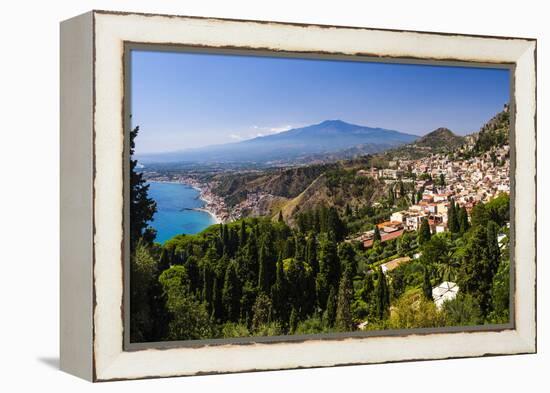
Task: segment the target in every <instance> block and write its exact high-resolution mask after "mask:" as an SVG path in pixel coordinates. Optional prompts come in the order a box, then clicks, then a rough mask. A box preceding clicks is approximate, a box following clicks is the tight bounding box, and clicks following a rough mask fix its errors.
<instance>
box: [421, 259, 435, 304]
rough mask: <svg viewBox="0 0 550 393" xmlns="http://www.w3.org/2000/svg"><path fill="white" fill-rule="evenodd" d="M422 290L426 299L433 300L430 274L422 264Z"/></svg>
mask: <svg viewBox="0 0 550 393" xmlns="http://www.w3.org/2000/svg"><path fill="white" fill-rule="evenodd" d="M422 292H424V296H425V297H426V299H428V300H433V297H432V283H431V282H430V274H429V272H428V268H427V267H426V266H424V282H423V283H422Z"/></svg>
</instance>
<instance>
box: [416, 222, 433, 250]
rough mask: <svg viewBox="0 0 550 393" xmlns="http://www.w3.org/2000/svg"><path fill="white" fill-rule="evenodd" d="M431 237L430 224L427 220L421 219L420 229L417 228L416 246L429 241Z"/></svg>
mask: <svg viewBox="0 0 550 393" xmlns="http://www.w3.org/2000/svg"><path fill="white" fill-rule="evenodd" d="M431 237H432V232H431V230H430V224H429V222H428V219H427V218H423V219H422V223H421V224H420V228H418V244H420V245H422V244H424V243H426V242H428V241H430V239H431Z"/></svg>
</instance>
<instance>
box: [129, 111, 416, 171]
mask: <svg viewBox="0 0 550 393" xmlns="http://www.w3.org/2000/svg"><path fill="white" fill-rule="evenodd" d="M417 138H418V136H416V135H411V134H406V133H403V132H399V131H395V130H387V129H384V128H372V127H366V126H360V125H356V124H350V123H346V122H344V121H341V120H326V121H323V122H322V123H319V124H315V125H311V126H308V127H302V128H294V129H291V130H288V131H284V132H280V133H278V134H272V135H267V136H261V137H257V138H253V139H248V140H245V141H241V142H236V143H227V144H221V145H212V146H206V147H201V148H195V149H187V150H181V151H175V152H167V153H157V154H146V155H139V156H137V158H138V160H139V161H140V162H143V163H147V162H149V163H151V162H158V163H160V162H198V163H206V162H217V163H223V162H237V163H239V162H240V163H244V162H251V163H270V162H283V163H287V162H293V161H297V160H301V159H304V158H308V157H311V156H314V157H316V158H317V159H322V158H323V156H327V157H329V156H334V155H337V156H338V157H339V158H346V155H353V154H357V152H358V151H360V152H361V153H362V154H368V153H376V152H380V151H383V150H386V149H390V148H393V147H397V146H400V145H404V144H407V143H410V142H412V141H414V140H416V139H417ZM348 152H349V153H348ZM338 153H340V154H338Z"/></svg>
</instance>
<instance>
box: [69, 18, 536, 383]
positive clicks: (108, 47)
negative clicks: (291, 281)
mask: <svg viewBox="0 0 550 393" xmlns="http://www.w3.org/2000/svg"><path fill="white" fill-rule="evenodd" d="M128 43H134V44H135V43H139V44H147V45H168V46H174V47H178V46H179V47H187V48H210V49H218V50H220V49H223V50H239V51H264V52H265V51H267V52H270V53H271V52H272V53H274V54H277V53H280V54H281V53H294V54H298V55H301V56H351V57H358V58H361V57H364V58H379V59H385V60H388V61H399V60H400V59H401V60H405V59H408V60H412V61H415V62H441V61H445V62H476V63H483V64H500V65H502V64H506V65H509V66H510V67H513V70H514V72H513V101H514V113H515V116H513V121H514V124H513V125H512V126H513V129H514V130H515V135H516V137H515V138H514V149H515V165H514V166H513V167H512V168H513V169H512V170H513V171H514V173H512V174H511V176H513V179H514V182H515V190H516V192H515V193H513V197H514V199H513V210H512V212H513V228H514V234H515V236H514V248H513V253H514V261H515V263H514V269H513V280H512V282H513V283H514V291H513V299H514V302H513V303H514V312H513V313H512V315H513V321H512V323H511V325H510V326H509V327H506V328H503V329H499V330H487V329H486V330H470V331H463V330H455V331H452V330H448V331H438V332H410V333H406V334H399V335H395V334H394V335H372V336H369V337H365V336H349V337H336V338H332V339H324V338H308V339H306V340H299V341H281V342H261V340H257V342H252V343H247V345H241V344H239V343H233V344H232V343H225V344H220V345H202V346H178V345H175V346H169V347H165V348H158V347H157V348H155V347H149V348H147V347H143V348H138V347H134V348H132V347H128V346H127V345H125V340H124V330H125V329H124V317H125V316H124V309H125V307H124V288H125V279H127V277H125V274H124V261H125V255H124V250H125V247H124V235H123V234H124V230H123V228H124V225H125V223H124V221H125V219H124V176H125V175H124V164H123V161H124V159H123V158H124V157H125V155H124V154H125V138H124V129H125V110H124V94H125V88H124V69H125V68H124V64H125V57H124V56H125V45H126V44H128ZM535 235H536V40H534V39H525V38H508V37H481V36H468V35H458V34H457V35H454V34H440V33H427V32H413V31H390V30H378V29H369V28H357V27H337V26H319V25H299V24H286V23H274V22H260V21H241V20H222V19H214V18H197V17H185V16H171V15H149V14H134V13H117V12H105V11H91V12H89V13H86V14H83V15H81V16H77V17H75V18H72V19H69V20H67V21H64V22H62V24H61V273H60V274H61V288H60V289H61V317H60V318H61V321H60V323H61V332H60V336H61V348H60V352H61V368H62V369H63V370H65V371H67V372H69V373H71V374H74V375H77V376H79V377H82V378H85V379H87V380H90V381H109V380H120V379H136V378H150V377H168V376H185V375H200V374H211V373H231V372H243V371H252V370H279V369H291V368H304V367H305V368H307V367H329V366H337V365H347V364H368V363H383V362H395V361H410V360H426V359H444V358H461V357H473V356H488V355H504V354H521V353H534V352H536V248H535V246H536V245H535V239H536V236H535Z"/></svg>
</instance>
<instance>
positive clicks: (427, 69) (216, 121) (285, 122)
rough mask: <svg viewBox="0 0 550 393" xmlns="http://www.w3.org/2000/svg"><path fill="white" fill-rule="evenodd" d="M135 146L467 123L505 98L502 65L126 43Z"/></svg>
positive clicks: (473, 127)
mask: <svg viewBox="0 0 550 393" xmlns="http://www.w3.org/2000/svg"><path fill="white" fill-rule="evenodd" d="M131 60H132V77H131V89H132V97H131V107H132V126H136V125H139V126H140V133H139V137H138V140H137V141H136V154H138V155H139V154H155V153H163V152H175V151H182V150H188V149H194V148H200V147H204V146H211V145H220V144H228V143H232V142H239V141H243V140H248V139H254V138H257V137H259V136H267V135H272V134H276V133H279V132H283V131H287V130H290V129H294V128H301V127H306V126H310V125H314V124H319V123H321V122H323V121H326V120H336V119H338V120H342V121H344V122H346V123H351V124H356V125H360V126H365V127H373V128H384V129H389V130H396V131H399V132H402V133H407V134H413V135H418V136H422V135H425V134H427V133H429V132H431V131H433V130H435V129H436V128H439V127H446V128H449V129H450V130H452V131H453V132H455V133H456V134H458V135H466V134H470V133H472V132H476V131H478V130H479V128H480V127H481V126H482V125H483V124H484V123H485V122H486V121H488V120H489V119H490V118H491V117H492V116H493V115H495V114H496V113H498V112H499V111H501V110H502V108H503V106H504V104H506V103H508V102H509V78H510V75H509V71H508V70H507V69H493V68H471V67H470V68H467V67H449V66H426V65H410V64H386V63H367V62H354V61H334V60H330V61H328V60H310V59H292V58H271V57H254V56H236V55H215V54H190V53H180V52H175V53H172V52H151V51H132V55H131Z"/></svg>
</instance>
